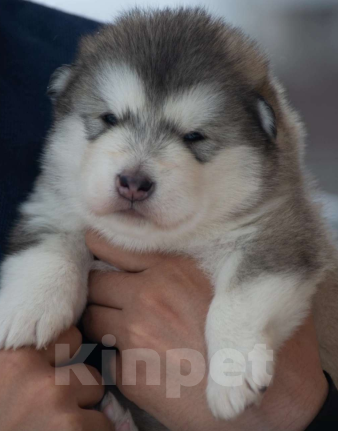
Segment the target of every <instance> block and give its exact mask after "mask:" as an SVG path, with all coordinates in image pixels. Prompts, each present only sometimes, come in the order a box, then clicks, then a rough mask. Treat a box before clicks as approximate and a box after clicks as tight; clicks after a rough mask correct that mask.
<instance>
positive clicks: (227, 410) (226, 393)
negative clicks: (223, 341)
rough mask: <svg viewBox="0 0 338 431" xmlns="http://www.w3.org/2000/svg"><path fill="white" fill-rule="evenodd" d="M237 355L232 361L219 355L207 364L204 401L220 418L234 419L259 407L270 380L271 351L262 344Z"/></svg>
mask: <svg viewBox="0 0 338 431" xmlns="http://www.w3.org/2000/svg"><path fill="white" fill-rule="evenodd" d="M233 351H234V350H233ZM237 352H238V354H237V353H236V354H235V357H234V358H232V357H231V355H230V356H229V357H226V356H224V357H222V354H221V353H219V356H218V358H217V360H215V361H212V362H211V364H210V371H209V378H208V385H207V400H208V404H209V407H210V410H211V411H212V413H213V415H214V416H215V417H217V418H219V419H226V420H229V419H233V418H235V417H236V416H238V415H240V414H241V413H242V412H243V411H244V410H245V409H246V408H247V407H250V406H251V405H254V404H256V405H258V404H259V403H260V401H261V399H262V396H263V394H264V392H265V391H266V389H267V388H268V386H269V385H270V383H271V380H272V367H273V365H272V362H271V360H272V357H271V351H270V350H267V349H266V346H265V345H259V344H257V345H255V347H254V348H253V349H252V351H251V352H250V353H249V354H248V355H242V353H239V351H237ZM229 359H230V361H231V362H226V361H229ZM234 359H235V360H234Z"/></svg>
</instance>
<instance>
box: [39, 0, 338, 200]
mask: <svg viewBox="0 0 338 431" xmlns="http://www.w3.org/2000/svg"><path fill="white" fill-rule="evenodd" d="M35 2H36V3H41V4H45V5H48V6H51V7H54V8H58V9H61V10H64V11H67V12H71V13H74V14H76V15H81V16H86V17H88V18H92V19H95V20H98V21H102V22H107V21H111V20H112V19H114V17H115V16H116V15H117V14H118V13H120V12H122V11H124V10H127V9H129V8H131V7H133V6H153V7H154V6H156V7H165V6H178V5H189V6H191V5H193V6H197V5H199V6H204V7H206V8H207V9H208V10H209V11H210V12H211V13H213V14H215V15H218V16H223V17H224V18H225V19H226V20H227V21H228V22H230V23H233V24H235V25H238V26H240V27H242V28H243V30H244V31H245V32H247V33H248V34H249V35H251V36H253V37H254V38H256V39H257V40H258V41H259V43H260V44H261V46H262V48H263V49H264V50H265V51H266V52H267V53H268V54H269V56H270V58H271V62H272V66H273V69H274V71H275V73H276V75H277V76H278V77H279V78H280V79H281V81H282V82H283V83H284V86H285V87H286V89H287V92H288V94H289V98H290V100H291V102H292V104H293V105H294V106H295V107H296V108H297V110H298V111H299V112H300V113H301V116H302V118H303V121H304V122H305V124H306V128H307V131H308V139H307V146H308V147H307V164H308V165H309V166H310V168H311V170H312V172H313V173H314V174H315V175H316V177H317V178H318V180H319V184H320V186H321V188H322V189H324V190H325V191H326V192H328V193H336V194H338V142H337V141H338V139H337V135H338V0H205V1H204V2H203V1H201V0H200V1H198V0H181V1H180V0H144V1H143V0H35ZM336 202H337V205H338V198H337V200H336Z"/></svg>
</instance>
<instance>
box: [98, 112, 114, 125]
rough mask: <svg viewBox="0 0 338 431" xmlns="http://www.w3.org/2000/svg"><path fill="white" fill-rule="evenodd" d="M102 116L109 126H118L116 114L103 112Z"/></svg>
mask: <svg viewBox="0 0 338 431" xmlns="http://www.w3.org/2000/svg"><path fill="white" fill-rule="evenodd" d="M101 118H102V121H103V122H104V123H106V124H107V125H108V126H116V125H117V123H118V120H117V118H116V116H115V115H114V114H110V113H108V114H103V115H102V116H101Z"/></svg>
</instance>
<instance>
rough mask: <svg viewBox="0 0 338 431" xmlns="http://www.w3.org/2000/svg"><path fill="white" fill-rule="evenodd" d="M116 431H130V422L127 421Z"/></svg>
mask: <svg viewBox="0 0 338 431" xmlns="http://www.w3.org/2000/svg"><path fill="white" fill-rule="evenodd" d="M116 431H130V421H129V419H127V420H126V421H125V422H123V424H122V425H121V426H119V427H118V428H116Z"/></svg>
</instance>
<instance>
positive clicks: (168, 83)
mask: <svg viewBox="0 0 338 431" xmlns="http://www.w3.org/2000/svg"><path fill="white" fill-rule="evenodd" d="M174 15H175V14H172V16H171V17H170V20H171V21H170V22H174V21H175V16H174ZM203 17H204V19H206V16H204V15H203ZM200 18H201V17H200ZM129 19H130V18H129ZM143 19H146V17H143ZM177 19H178V18H177V16H176V20H177ZM195 19H197V16H196V17H195ZM139 21H140V17H138V18H134V21H131V23H130V25H131V26H133V25H134V26H136V25H137V24H139ZM149 22H150V21H149V17H148V25H150V24H149ZM166 22H167V21H165V20H164V23H163V26H162V27H159V28H162V30H161V32H159V31H157V33H156V32H155V34H154V35H153V36H152V37H153V38H154V37H157V38H158V41H157V42H158V43H157V44H156V45H155V48H156V47H157V50H156V49H155V48H154V47H153V49H151V47H149V43H148V41H147V40H145V41H144V40H143V41H142V40H138V39H137V37H136V36H134V39H133V40H132V41H130V40H129V42H128V38H127V41H125V42H124V43H129V44H130V46H129V47H128V46H125V47H122V48H121V51H123V49H125V50H126V53H128V55H129V56H132V60H130V58H129V57H128V55H127V54H126V56H125V57H123V56H122V55H120V56H118V55H114V46H115V45H116V43H117V42H116V39H115V38H114V37H111V35H110V34H109V31H106V34H105V35H100V36H99V40H96V39H95V37H94V38H93V39H92V40H91V46H90V48H88V49H87V52H86V50H84V51H85V52H84V53H82V54H80V59H79V60H78V64H77V65H75V66H73V67H72V68H67V69H64V70H63V71H61V73H59V74H58V76H57V77H56V79H54V82H53V83H52V90H53V91H54V93H57V96H58V97H57V99H56V110H57V114H58V121H57V127H56V130H57V132H56V136H57V139H55V141H57V144H56V146H55V149H54V153H55V157H56V158H59V159H60V164H63V166H62V170H63V172H64V174H63V175H66V176H67V178H68V180H70V181H72V182H73V193H74V199H76V200H77V202H78V204H79V205H81V206H82V207H83V209H84V211H85V213H86V214H87V218H88V220H91V223H92V224H94V225H95V224H97V225H100V226H104V227H105V229H111V230H112V231H116V232H119V233H124V234H125V235H136V236H138V237H140V236H141V237H142V235H145V236H146V235H148V234H149V232H151V231H152V232H153V231H157V232H158V231H161V232H170V233H171V234H172V232H175V231H176V232H183V231H184V232H187V231H191V230H193V229H194V228H196V227H197V226H200V225H201V224H205V223H209V224H210V223H212V222H213V221H216V220H220V219H222V218H223V219H226V218H227V217H229V216H231V215H234V214H236V213H238V212H239V211H241V210H243V209H246V208H248V207H249V206H250V205H252V203H253V202H255V200H257V198H258V197H259V194H260V192H261V182H262V175H263V171H264V166H265V164H266V156H265V154H266V153H267V148H268V147H271V142H272V140H273V139H274V136H273V134H274V117H273V112H272V110H271V109H270V107H269V105H267V104H266V102H265V101H264V100H262V98H261V97H260V96H258V95H257V94H256V93H255V92H254V91H249V89H248V87H246V86H245V84H244V83H243V80H242V81H241V80H240V79H238V77H236V74H234V73H233V71H232V70H231V68H230V67H229V66H228V69H226V66H224V67H223V68H222V67H219V65H217V64H216V63H217V61H219V59H215V58H214V57H215V53H212V58H208V55H209V54H210V53H209V52H208V50H207V47H206V46H204V45H203V44H202V43H200V42H198V41H197V45H196V46H194V45H193V43H192V41H190V46H189V44H188V43H187V44H186V46H185V47H184V49H183V48H181V49H180V47H178V46H176V47H175V46H174V45H175V44H173V42H172V40H170V41H168V40H167V39H166V32H165V31H163V27H165V23H166ZM120 27H121V24H120ZM122 30H123V29H121V31H122ZM114 31H115V30H114ZM124 31H126V28H125V29H124ZM154 31H155V29H154ZM177 31H178V34H177V37H180V36H181V39H182V38H183V39H184V36H187V34H186V30H184V28H183V27H182V28H179V29H177ZM204 31H205V32H207V27H206V28H205V29H204ZM202 33H203V28H202ZM124 36H125V37H127V35H126V34H124ZM202 36H203V34H202ZM217 37H220V36H217ZM217 37H216V39H217ZM129 39H130V38H129ZM145 39H146V38H145ZM100 41H101V42H100ZM100 43H101V44H100ZM166 43H171V47H170V49H168V47H167V46H166ZM105 44H108V45H107V46H108V47H110V48H111V49H112V55H108V53H107V52H104V50H103V48H104V46H105ZM135 44H136V45H138V46H137V47H136V48H135V46H134V45H135ZM132 47H134V50H135V52H134V55H133V52H131V51H132V49H131V48H132ZM128 48H129V50H128ZM160 48H161V49H160ZM165 49H167V53H166V54H164V53H163V51H165ZM106 50H107V51H109V49H108V48H106ZM142 50H143V54H144V55H143V57H140V55H139V54H137V52H136V51H142ZM81 55H82V56H81ZM224 55H225V54H224ZM170 56H171V57H174V58H170ZM182 56H183V57H182ZM203 56H204V58H205V64H204V65H203V62H202V63H201V58H202V57H203ZM95 58H96V60H97V61H96V63H95V61H93V60H94V59H95ZM163 63H164V64H163ZM198 65H199V67H201V68H203V70H202V71H198V70H197V66H198ZM215 67H216V68H217V70H215ZM60 90H61V91H60ZM60 141H62V142H60ZM64 142H67V147H68V150H67V152H68V154H69V156H70V159H68V160H67V162H65V157H64ZM60 169H61V168H60ZM67 169H68V171H67Z"/></svg>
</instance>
